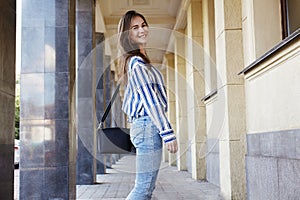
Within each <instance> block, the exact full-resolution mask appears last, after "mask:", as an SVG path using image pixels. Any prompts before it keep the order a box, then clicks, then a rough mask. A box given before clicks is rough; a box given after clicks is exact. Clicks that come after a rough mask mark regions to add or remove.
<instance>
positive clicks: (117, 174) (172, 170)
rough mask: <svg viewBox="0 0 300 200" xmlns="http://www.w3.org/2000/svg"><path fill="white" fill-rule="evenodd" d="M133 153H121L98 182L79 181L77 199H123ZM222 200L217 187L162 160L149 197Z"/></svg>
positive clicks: (132, 166)
mask: <svg viewBox="0 0 300 200" xmlns="http://www.w3.org/2000/svg"><path fill="white" fill-rule="evenodd" d="M134 172H135V156H133V155H128V156H124V157H122V158H121V159H120V160H119V161H118V162H117V163H116V164H115V165H113V166H112V168H111V169H107V173H106V174H102V175H97V184H94V185H78V186H77V199H78V200H124V199H125V198H126V196H127V195H128V194H129V192H130V190H131V189H132V188H133V185H134V179H135V173H134ZM179 199H184V200H202V199H203V200H221V199H222V198H221V197H220V189H219V188H218V187H217V186H215V185H213V184H210V183H208V182H205V181H196V180H194V179H192V178H191V174H189V173H188V172H185V171H178V170H177V168H176V167H172V166H169V165H168V163H162V165H161V169H160V172H159V175H158V180H157V184H156V189H155V190H154V193H153V197H152V200H179Z"/></svg>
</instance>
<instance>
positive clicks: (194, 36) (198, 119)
mask: <svg viewBox="0 0 300 200" xmlns="http://www.w3.org/2000/svg"><path fill="white" fill-rule="evenodd" d="M187 36H188V38H189V42H187V58H188V59H187V64H186V65H187V72H186V79H187V81H188V88H187V91H188V99H189V101H188V115H187V116H188V119H187V121H188V133H189V141H190V144H191V147H190V148H191V156H190V157H191V172H192V177H193V178H194V179H202V180H204V179H206V162H205V153H206V111H205V105H204V103H203V102H202V101H201V99H202V98H203V97H204V96H205V82H204V73H203V72H204V69H203V63H204V61H203V59H204V50H203V16H202V1H199V0H192V1H191V2H190V5H189V7H188V10H187Z"/></svg>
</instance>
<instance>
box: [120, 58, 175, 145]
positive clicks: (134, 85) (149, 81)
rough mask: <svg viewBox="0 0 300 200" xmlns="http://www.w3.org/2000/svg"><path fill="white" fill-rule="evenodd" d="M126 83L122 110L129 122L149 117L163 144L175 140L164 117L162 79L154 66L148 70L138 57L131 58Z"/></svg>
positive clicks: (164, 96)
mask: <svg viewBox="0 0 300 200" xmlns="http://www.w3.org/2000/svg"><path fill="white" fill-rule="evenodd" d="M127 74H128V82H127V86H126V89H125V94H124V102H123V105H122V110H123V111H124V112H125V113H126V114H127V116H128V120H129V122H132V120H133V119H135V118H138V117H140V116H149V117H150V118H151V120H152V121H153V122H154V124H155V125H156V127H157V128H158V130H159V134H160V136H161V137H162V139H163V141H164V142H165V143H167V142H170V141H173V140H175V139H176V137H175V134H174V131H173V129H172V127H171V124H170V122H169V120H168V119H167V117H166V114H165V112H166V111H167V107H168V106H167V94H166V89H165V86H164V82H163V77H162V75H161V73H160V72H159V70H157V69H156V68H155V67H154V66H151V67H150V68H148V67H147V66H146V64H145V62H144V61H143V59H142V58H141V57H139V56H133V57H131V58H130V61H129V63H128V72H127Z"/></svg>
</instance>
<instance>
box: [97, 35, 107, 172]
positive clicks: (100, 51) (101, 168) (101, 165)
mask: <svg viewBox="0 0 300 200" xmlns="http://www.w3.org/2000/svg"><path fill="white" fill-rule="evenodd" d="M95 37H96V44H97V45H96V50H95V54H96V81H97V82H96V117H97V120H96V121H97V123H99V122H100V120H101V118H102V115H103V113H104V109H105V107H104V106H105V100H104V98H103V97H104V85H103V83H105V82H104V80H103V78H104V76H103V70H104V69H105V68H106V67H105V66H106V65H104V61H105V57H104V48H105V47H104V46H105V45H104V40H105V37H104V34H103V33H95ZM105 166H106V156H105V155H101V154H100V153H99V152H98V151H97V173H98V174H104V173H105V172H106V167H105Z"/></svg>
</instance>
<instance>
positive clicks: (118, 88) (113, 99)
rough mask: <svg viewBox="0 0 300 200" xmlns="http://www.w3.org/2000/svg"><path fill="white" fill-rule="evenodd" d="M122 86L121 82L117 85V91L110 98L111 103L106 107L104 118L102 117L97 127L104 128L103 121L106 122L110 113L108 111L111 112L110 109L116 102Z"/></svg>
mask: <svg viewBox="0 0 300 200" xmlns="http://www.w3.org/2000/svg"><path fill="white" fill-rule="evenodd" d="M120 86H121V83H119V84H118V85H117V88H116V90H115V92H114V94H113V96H112V98H111V99H110V101H109V104H108V105H107V107H106V109H105V112H104V114H103V116H102V118H101V121H100V123H99V125H98V128H97V129H102V128H103V123H104V121H105V119H106V117H107V115H108V113H109V111H110V109H111V106H112V104H113V103H114V101H115V99H116V97H117V93H118V92H119V90H120Z"/></svg>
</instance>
